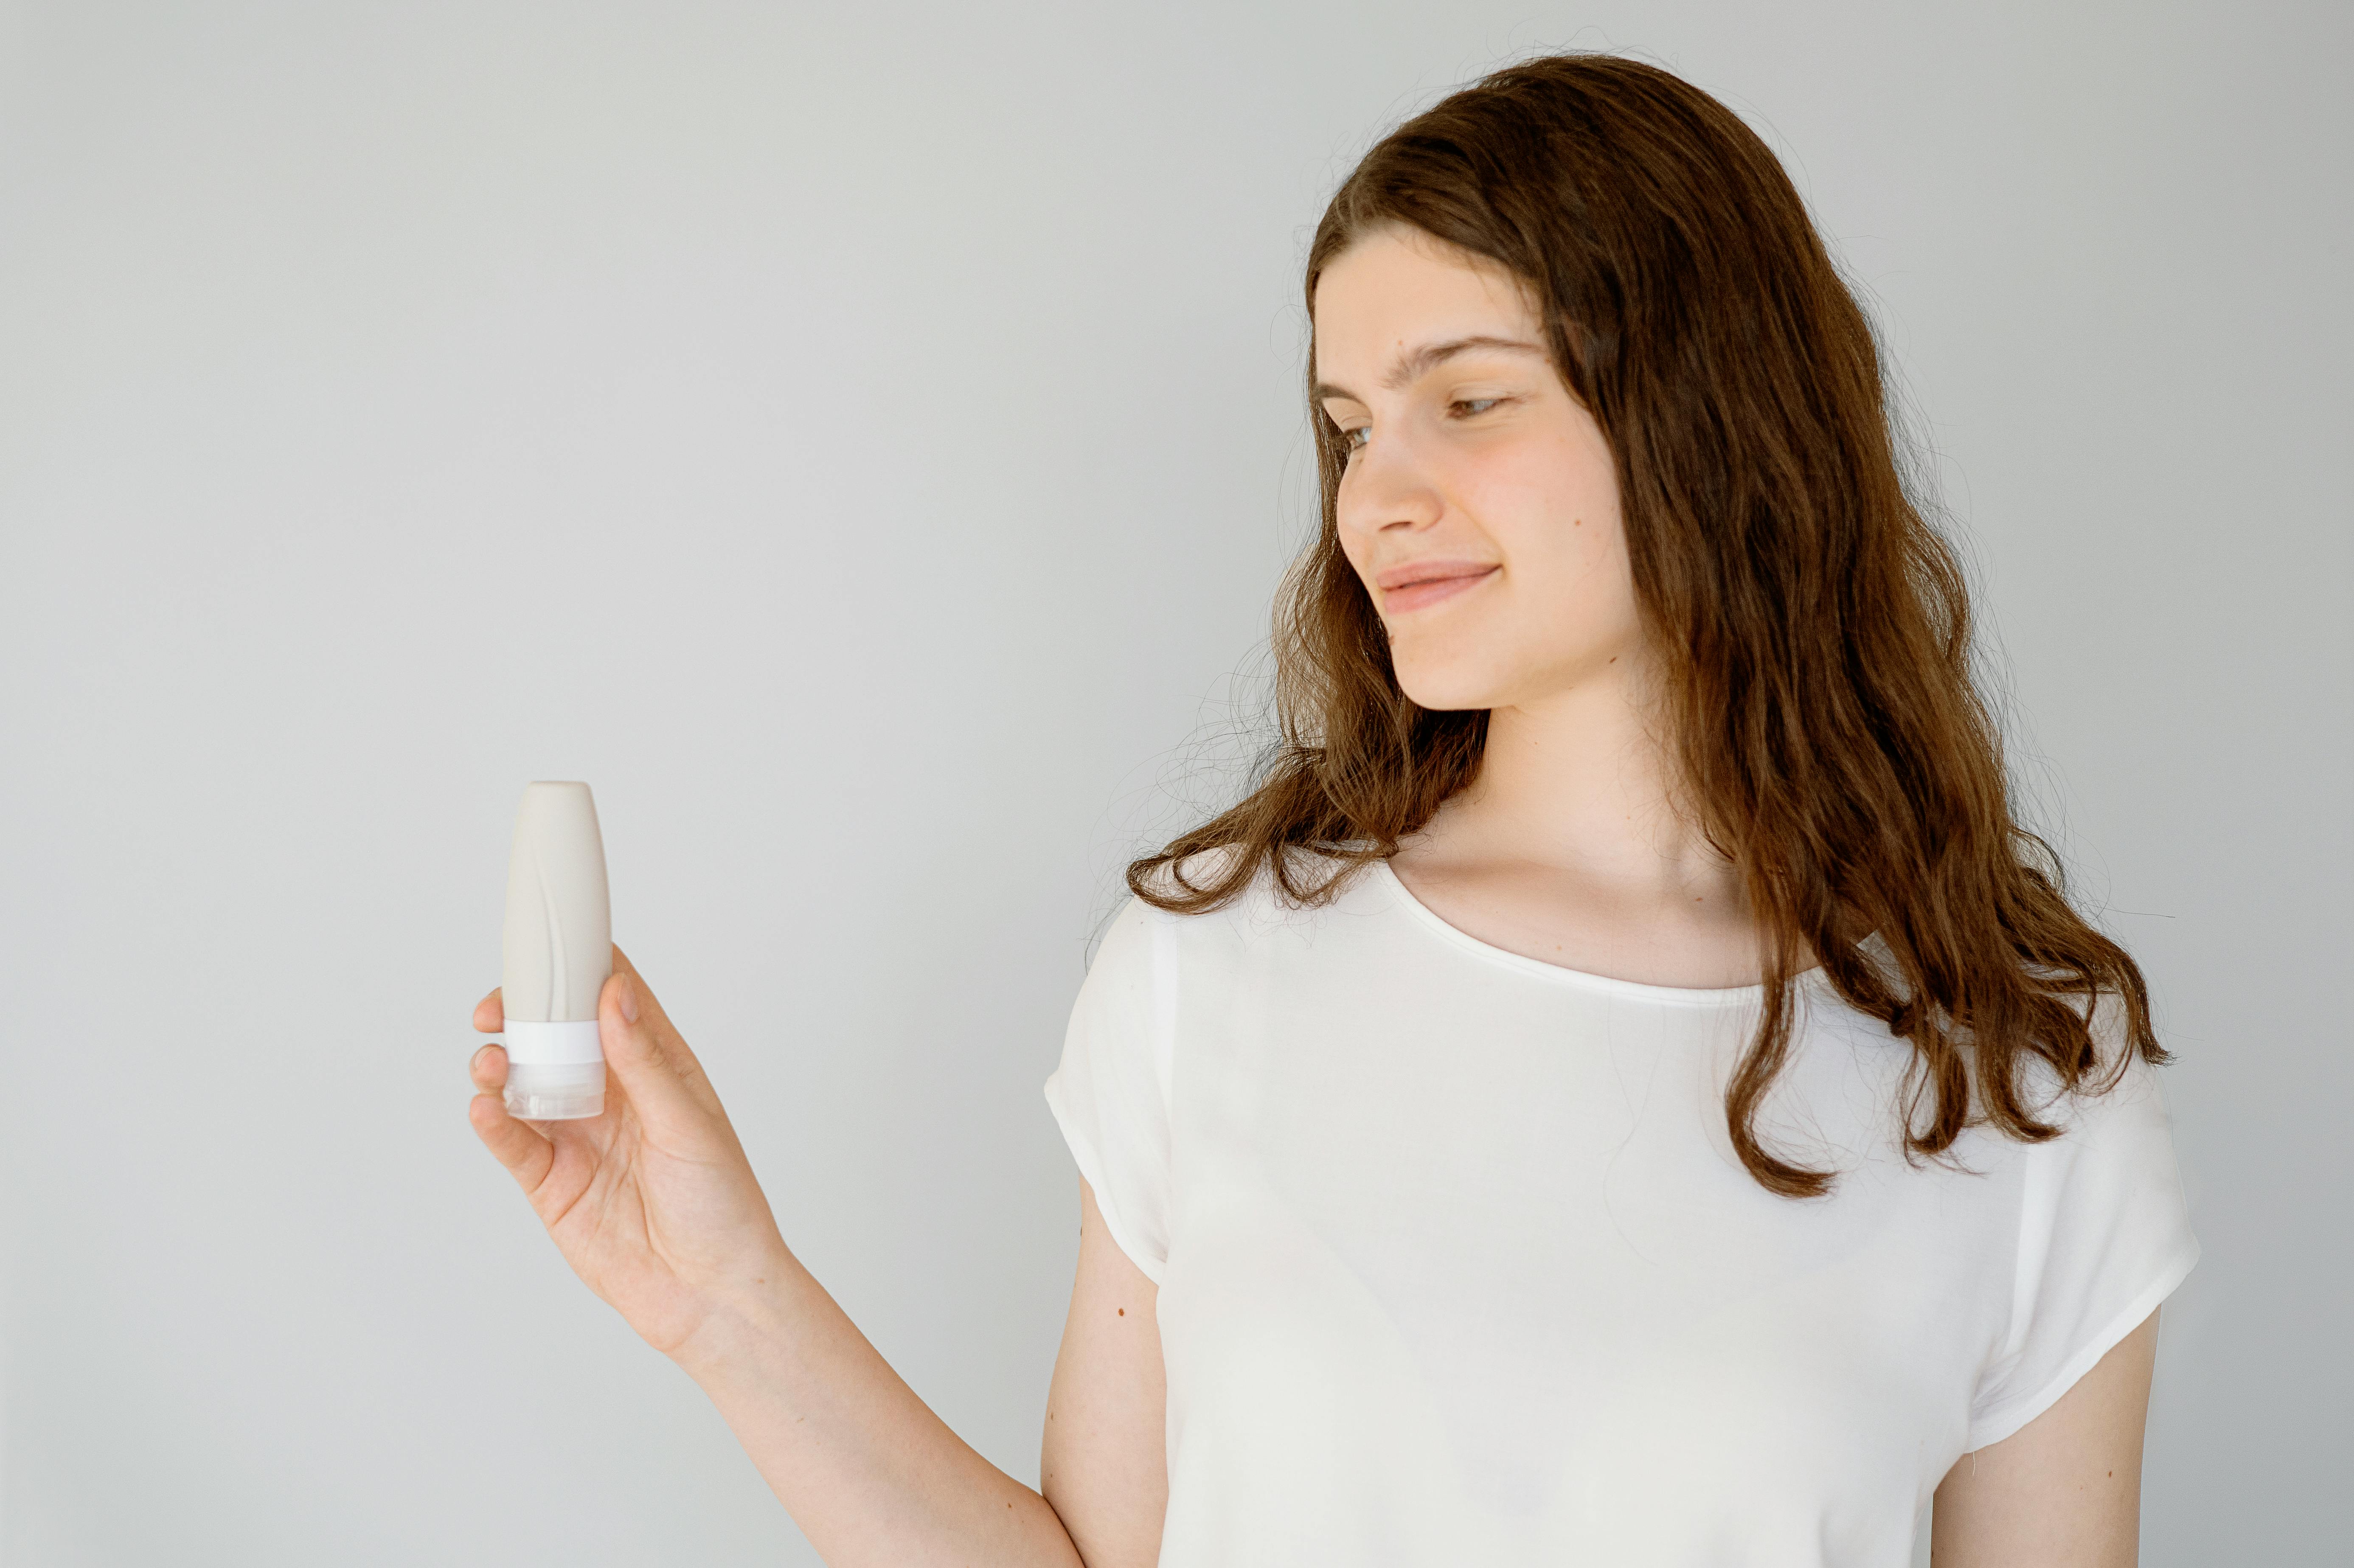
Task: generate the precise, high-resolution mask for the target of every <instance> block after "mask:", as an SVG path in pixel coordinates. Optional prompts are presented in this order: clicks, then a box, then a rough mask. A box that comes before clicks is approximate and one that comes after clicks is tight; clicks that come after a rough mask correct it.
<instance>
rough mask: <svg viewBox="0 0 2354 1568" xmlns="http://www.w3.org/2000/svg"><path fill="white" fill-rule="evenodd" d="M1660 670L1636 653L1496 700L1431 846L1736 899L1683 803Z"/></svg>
mask: <svg viewBox="0 0 2354 1568" xmlns="http://www.w3.org/2000/svg"><path fill="white" fill-rule="evenodd" d="M1654 691H1656V682H1655V680H1653V679H1652V678H1651V676H1650V673H1649V670H1648V668H1646V667H1645V666H1643V665H1641V664H1638V662H1636V660H1635V659H1633V658H1621V659H1619V660H1617V661H1616V662H1613V663H1611V664H1609V665H1606V667H1605V670H1604V673H1600V674H1598V675H1596V676H1594V677H1592V678H1589V679H1585V680H1581V681H1578V682H1575V683H1572V684H1570V685H1568V686H1566V687H1564V688H1562V689H1559V690H1556V691H1553V692H1550V693H1546V694H1543V695H1542V696H1539V697H1537V698H1534V699H1533V700H1531V701H1526V702H1521V703H1514V704H1510V705H1502V706H1499V707H1496V708H1493V709H1491V710H1490V713H1489V715H1488V740H1487V749H1486V751H1485V753H1484V755H1483V757H1482V758H1481V761H1480V767H1479V776H1478V778H1477V779H1474V780H1473V782H1472V783H1471V784H1470V785H1469V786H1467V787H1466V788H1465V789H1462V790H1461V791H1459V792H1458V794H1457V795H1456V796H1455V797H1454V798H1452V799H1451V800H1448V801H1447V803H1446V804H1445V805H1444V806H1442V807H1441V808H1440V810H1439V811H1438V813H1437V816H1436V817H1434V818H1433V819H1432V821H1431V823H1430V824H1429V827H1428V829H1427V830H1426V832H1424V833H1422V834H1418V835H1416V839H1417V840H1418V841H1420V842H1419V846H1418V847H1419V848H1420V849H1421V852H1422V853H1423V854H1424V855H1425V856H1426V858H1435V859H1441V860H1444V861H1447V862H1449V863H1458V864H1465V865H1469V864H1471V863H1485V864H1489V865H1501V864H1504V863H1520V864H1522V865H1524V866H1528V867H1529V868H1530V869H1533V870H1543V871H1550V872H1557V873H1561V874H1566V875H1568V876H1571V877H1574V878H1575V879H1576V880H1578V881H1579V882H1582V883H1585V884H1587V885H1592V886H1594V887H1596V889H1597V890H1601V889H1607V890H1608V891H1610V892H1611V893H1613V894H1616V895H1618V896H1620V897H1628V898H1634V899H1646V898H1650V897H1656V898H1661V899H1666V898H1670V897H1679V898H1689V897H1691V896H1693V895H1700V896H1703V897H1705V898H1706V900H1707V902H1708V903H1709V904H1711V905H1712V906H1717V907H1720V908H1721V907H1723V906H1726V905H1728V904H1732V903H1737V902H1738V897H1737V895H1738V893H1739V886H1738V879H1737V877H1736V876H1735V874H1734V869H1733V865H1732V863H1731V862H1730V861H1728V860H1726V859H1725V858H1724V857H1723V855H1721V854H1719V853H1717V852H1716V851H1715V850H1714V849H1713V848H1712V847H1711V846H1710V845H1709V844H1708V843H1707V842H1706V841H1705V840H1704V839H1703V838H1702V835H1701V833H1700V831H1699V829H1698V828H1697V827H1696V826H1694V825H1693V824H1692V823H1691V822H1690V821H1688V820H1687V819H1686V818H1684V817H1683V815H1682V814H1681V813H1680V812H1679V811H1678V810H1676V808H1675V805H1674V802H1673V799H1672V791H1671V785H1670V781H1671V780H1672V779H1673V777H1674V768H1673V765H1672V763H1671V761H1670V758H1669V755H1668V752H1667V749H1666V747H1665V746H1664V745H1663V743H1662V739H1661V736H1662V734H1663V732H1664V726H1663V725H1661V724H1660V723H1659V722H1658V721H1657V720H1655V719H1653V718H1651V717H1649V716H1648V715H1649V714H1650V713H1652V712H1654V711H1656V704H1655V703H1654V702H1653V701H1652V700H1651V698H1650V694H1651V693H1652V692H1654Z"/></svg>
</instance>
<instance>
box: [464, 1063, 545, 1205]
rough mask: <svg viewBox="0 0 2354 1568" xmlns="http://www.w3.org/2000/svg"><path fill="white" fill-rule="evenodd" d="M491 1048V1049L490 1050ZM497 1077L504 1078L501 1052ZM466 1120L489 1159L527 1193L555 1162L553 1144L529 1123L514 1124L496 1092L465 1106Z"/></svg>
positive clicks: (533, 1189) (534, 1189)
mask: <svg viewBox="0 0 2354 1568" xmlns="http://www.w3.org/2000/svg"><path fill="white" fill-rule="evenodd" d="M492 1049H494V1047H492ZM499 1054H500V1066H499V1076H500V1077H501V1078H502V1079H504V1077H505V1076H506V1066H505V1055H506V1054H505V1053H504V1052H503V1051H502V1052H500V1053H499ZM466 1119H467V1120H468V1121H470V1122H472V1123H473V1125H474V1135H475V1136H476V1137H478V1138H480V1139H482V1147H483V1148H485V1149H487V1150H490V1151H491V1157H492V1158H493V1159H494V1160H497V1161H498V1162H499V1163H500V1164H502V1165H504V1166H505V1167H506V1168H507V1174H508V1175H510V1176H513V1177H514V1179H515V1184H516V1185H517V1186H519V1187H521V1188H522V1189H523V1190H524V1192H526V1193H529V1192H535V1191H536V1190H537V1189H538V1187H539V1184H540V1183H541V1182H542V1181H546V1180H547V1168H548V1167H549V1166H550V1165H553V1164H554V1163H555V1162H556V1145H555V1143H554V1142H553V1141H551V1140H550V1139H548V1137H547V1135H546V1133H544V1132H541V1131H540V1130H539V1129H538V1128H535V1127H534V1126H532V1125H531V1124H530V1123H529V1122H525V1121H517V1120H516V1119H515V1118H513V1117H511V1116H509V1115H508V1114H507V1107H506V1101H505V1099H504V1097H501V1096H500V1095H498V1094H496V1093H491V1094H481V1095H476V1096H475V1097H474V1100H473V1103H472V1105H470V1106H468V1107H466Z"/></svg>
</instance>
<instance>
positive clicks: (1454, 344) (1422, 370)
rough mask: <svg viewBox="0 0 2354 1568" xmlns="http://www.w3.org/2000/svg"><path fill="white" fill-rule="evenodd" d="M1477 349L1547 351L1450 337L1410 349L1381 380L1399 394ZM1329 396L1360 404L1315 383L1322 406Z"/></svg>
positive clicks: (1342, 390)
mask: <svg viewBox="0 0 2354 1568" xmlns="http://www.w3.org/2000/svg"><path fill="white" fill-rule="evenodd" d="M1475 348H1500V349H1504V350H1507V351H1509V352H1511V353H1515V354H1535V355H1543V353H1544V352H1545V351H1544V350H1543V348H1540V347H1539V346H1538V345H1537V344H1533V343H1529V342H1527V341H1525V340H1524V339H1522V338H1517V337H1483V336H1472V337H1451V338H1448V339H1447V341H1446V342H1444V343H1426V344H1423V345H1422V346H1421V347H1420V348H1416V349H1409V350H1408V351H1406V352H1405V353H1404V354H1401V355H1398V356H1397V358H1396V359H1394V360H1393V361H1392V362H1391V364H1390V368H1389V373H1388V374H1387V375H1385V376H1383V377H1382V386H1383V387H1384V388H1386V389H1387V390H1389V391H1392V392H1395V391H1399V390H1401V389H1402V388H1404V387H1405V386H1407V385H1408V384H1409V383H1410V382H1412V381H1413V380H1414V379H1415V378H1416V376H1423V375H1426V374H1427V373H1428V372H1429V371H1430V370H1432V369H1433V368H1434V367H1436V366H1440V365H1444V364H1445V363H1446V362H1447V361H1448V360H1450V359H1452V358H1454V357H1455V356H1456V355H1458V354H1465V353H1469V351H1470V350H1472V349H1475ZM1327 397H1346V398H1348V399H1349V400H1350V401H1352V402H1357V401H1361V399H1359V398H1358V397H1357V395H1356V394H1355V393H1354V392H1352V391H1350V390H1349V389H1348V388H1347V387H1335V386H1334V385H1332V383H1331V382H1330V381H1319V382H1318V383H1317V384H1316V400H1317V401H1318V402H1319V403H1321V402H1322V401H1324V399H1325V398H1327Z"/></svg>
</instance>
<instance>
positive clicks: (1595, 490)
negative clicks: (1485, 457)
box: [1465, 437, 1623, 587]
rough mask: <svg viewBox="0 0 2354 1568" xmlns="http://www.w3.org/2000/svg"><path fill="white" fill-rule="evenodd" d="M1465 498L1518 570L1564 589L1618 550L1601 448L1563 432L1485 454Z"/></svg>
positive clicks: (1612, 484)
mask: <svg viewBox="0 0 2354 1568" xmlns="http://www.w3.org/2000/svg"><path fill="white" fill-rule="evenodd" d="M1471 487H1472V488H1471V490H1470V491H1469V493H1467V495H1466V497H1465V499H1466V500H1467V501H1469V503H1470V505H1471V509H1472V511H1473V513H1474V514H1476V515H1477V516H1479V519H1480V521H1481V523H1482V524H1483V525H1484V526H1485V527H1486V528H1487V529H1488V531H1489V532H1490V533H1491V534H1492V535H1494V536H1495V538H1496V540H1497V542H1498V543H1499V544H1500V545H1501V546H1503V548H1504V550H1505V553H1506V555H1507V556H1508V557H1509V558H1510V559H1511V560H1512V562H1513V564H1514V565H1515V567H1518V568H1520V570H1521V573H1522V575H1523V576H1525V577H1532V578H1538V577H1541V578H1543V579H1546V580H1547V581H1548V582H1549V583H1551V584H1552V585H1553V586H1555V587H1559V586H1562V584H1561V579H1562V578H1563V577H1564V576H1565V575H1570V576H1577V577H1585V576H1587V575H1589V574H1590V573H1591V572H1592V571H1593V569H1594V567H1596V565H1597V564H1598V563H1599V562H1601V561H1603V560H1605V559H1606V558H1608V557H1610V556H1614V555H1617V554H1621V553H1623V552H1622V550H1621V547H1620V546H1621V544H1622V538H1623V535H1622V531H1621V529H1620V526H1619V520H1618V487H1617V482H1616V479H1615V477H1614V475H1613V474H1612V472H1611V469H1610V459H1609V454H1608V452H1607V450H1604V451H1602V452H1601V453H1599V454H1598V461H1597V454H1596V453H1595V452H1594V451H1592V450H1588V449H1587V448H1586V446H1585V444H1584V443H1581V442H1578V441H1576V440H1571V439H1569V438H1567V437H1557V438H1554V439H1553V440H1543V441H1532V442H1529V443H1527V444H1526V445H1525V446H1522V447H1518V448H1514V449H1511V450H1501V451H1498V452H1495V453H1492V454H1490V461H1487V462H1484V463H1482V464H1480V465H1479V469H1478V471H1477V473H1476V475H1474V476H1472V477H1471Z"/></svg>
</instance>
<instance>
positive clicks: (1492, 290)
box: [1315, 227, 1641, 709]
mask: <svg viewBox="0 0 2354 1568" xmlns="http://www.w3.org/2000/svg"><path fill="white" fill-rule="evenodd" d="M1315 326H1316V380H1317V383H1318V385H1317V397H1318V400H1319V403H1320V407H1321V408H1322V409H1323V411H1324V415H1325V417H1326V418H1330V419H1331V421H1332V423H1333V425H1334V426H1335V427H1336V428H1337V429H1339V430H1340V431H1341V440H1342V441H1343V442H1344V444H1346V445H1347V446H1348V447H1349V449H1350V450H1349V456H1348V467H1347V468H1346V469H1345V470H1344V471H1343V472H1342V474H1341V490H1340V531H1341V549H1342V551H1343V552H1344V553H1345V554H1346V555H1347V556H1348V557H1349V563H1350V565H1352V566H1353V567H1356V569H1357V575H1358V576H1359V577H1361V578H1363V581H1364V584H1365V590H1366V592H1368V593H1369V594H1371V595H1372V596H1373V604H1374V606H1375V607H1376V608H1377V609H1379V610H1380V612H1381V617H1382V621H1383V624H1384V626H1385V627H1387V628H1388V630H1389V635H1390V655H1391V660H1392V662H1393V663H1394V665H1395V667H1396V670H1397V677H1398V683H1399V684H1400V685H1401V686H1403V687H1404V688H1405V694H1406V695H1407V696H1409V697H1411V698H1413V699H1414V700H1415V702H1416V703H1417V704H1419V705H1422V706H1423V707H1426V708H1434V709H1468V708H1497V707H1506V706H1518V705H1527V704H1531V703H1535V702H1540V701H1542V700H1543V699H1544V698H1547V697H1550V696H1553V695H1557V694H1564V693H1566V692H1568V691H1570V690H1572V689H1574V688H1575V687H1577V686H1580V685H1582V684H1585V683H1591V682H1593V681H1595V680H1596V677H1598V676H1608V677H1609V678H1612V679H1616V678H1617V677H1619V676H1623V675H1624V674H1626V673H1628V666H1631V664H1632V662H1633V660H1632V657H1631V656H1632V655H1633V654H1635V653H1636V652H1638V649H1639V648H1640V645H1641V635H1640V633H1641V628H1640V624H1639V621H1638V617H1637V614H1636V609H1635V590H1634V580H1633V577H1632V576H1631V574H1630V572H1629V570H1628V562H1627V544H1626V536H1625V533H1624V530H1623V529H1622V528H1621V526H1620V523H1619V516H1618V484H1617V475H1616V472H1615V471H1614V469H1613V466H1612V462H1611V456H1610V446H1609V443H1608V442H1607V441H1606V440H1604V439H1603V435H1602V430H1601V428H1600V427H1599V426H1597V425H1596V423H1595V422H1594V418H1593V416H1591V415H1590V414H1588V413H1587V412H1586V411H1585V408H1583V407H1582V406H1581V405H1580V404H1579V403H1578V402H1577V400H1576V399H1575V397H1571V396H1570V393H1569V388H1568V387H1566V386H1565V385H1564V384H1563V382H1562V379H1561V377H1560V376H1559V375H1558V374H1557V373H1556V372H1555V371H1554V369H1553V361H1552V359H1551V357H1550V356H1549V355H1547V354H1546V352H1545V348H1544V344H1543V336H1542V334H1541V331H1540V327H1539V323H1538V318H1537V315H1536V313H1535V312H1534V311H1533V310H1532V308H1531V305H1530V302H1529V301H1528V300H1527V299H1526V298H1525V297H1524V296H1523V294H1522V291H1521V289H1520V287H1519V286H1518V284H1517V282H1516V281H1515V280H1514V279H1513V277H1512V276H1511V274H1510V273H1508V272H1506V271H1505V270H1503V269H1501V268H1500V267H1498V266H1496V265H1495V264H1494V263H1492V262H1490V261H1487V260H1484V259H1480V258H1474V257H1471V256H1469V255H1468V254H1466V253H1464V252H1462V251H1458V250H1457V249H1454V248H1453V247H1451V246H1448V245H1446V244H1444V243H1443V242H1441V241H1439V240H1437V239H1435V238H1431V237H1430V236H1429V235H1427V234H1425V233H1424V232H1423V231H1422V230H1420V229H1416V228H1404V227H1392V228H1383V229H1380V230H1376V231H1375V232H1373V233H1372V234H1370V235H1367V236H1366V237H1365V238H1362V239H1360V240H1359V241H1358V242H1357V243H1356V244H1354V245H1352V246H1351V247H1350V248H1349V249H1347V250H1345V251H1343V252H1341V255H1340V256H1339V257H1338V258H1337V259H1336V260H1333V261H1332V262H1331V264H1330V265H1329V266H1327V267H1326V268H1325V270H1324V271H1323V273H1322V274H1321V275H1320V277H1319V278H1318V280H1317V283H1316V297H1315ZM1613 665H1619V666H1621V667H1620V668H1618V669H1617V670H1613V669H1612V666H1613Z"/></svg>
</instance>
